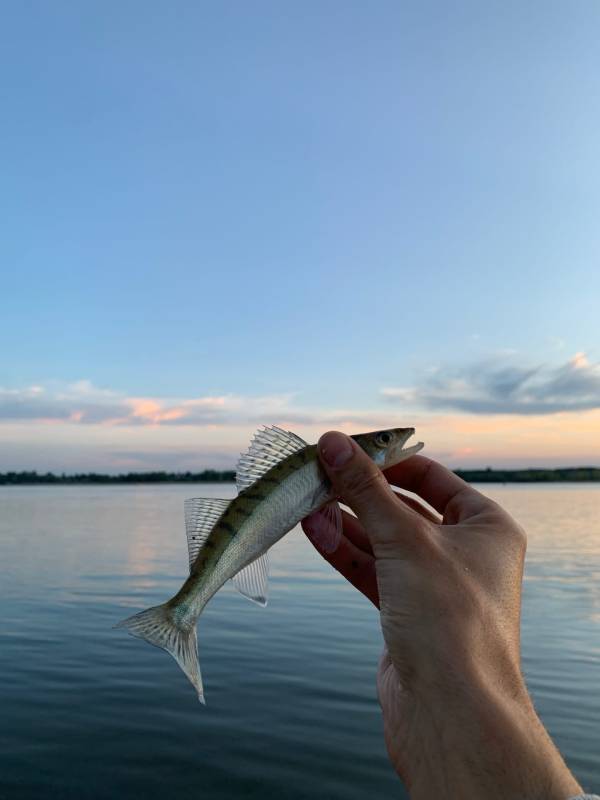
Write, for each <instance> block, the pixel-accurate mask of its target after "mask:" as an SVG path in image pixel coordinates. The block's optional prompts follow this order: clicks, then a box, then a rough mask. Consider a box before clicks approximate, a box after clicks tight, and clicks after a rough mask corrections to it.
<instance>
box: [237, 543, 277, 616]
mask: <svg viewBox="0 0 600 800" xmlns="http://www.w3.org/2000/svg"><path fill="white" fill-rule="evenodd" d="M231 581H232V583H233V585H234V586H235V588H236V589H237V590H238V592H239V593H240V594H243V595H244V597H247V598H248V600H252V602H253V603H257V604H258V605H259V606H266V605H267V600H268V596H269V556H268V553H265V554H264V555H262V556H259V557H258V558H257V559H256V560H255V561H253V562H252V563H251V564H248V566H247V567H244V569H241V570H240V571H239V572H238V573H237V575H234V576H233V578H232V579H231Z"/></svg>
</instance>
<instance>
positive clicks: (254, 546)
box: [169, 445, 332, 620]
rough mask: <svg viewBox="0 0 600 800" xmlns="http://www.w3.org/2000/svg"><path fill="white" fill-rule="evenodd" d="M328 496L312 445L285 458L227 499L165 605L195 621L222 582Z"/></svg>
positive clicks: (273, 542) (323, 502) (266, 548)
mask: <svg viewBox="0 0 600 800" xmlns="http://www.w3.org/2000/svg"><path fill="white" fill-rule="evenodd" d="M331 499H332V496H331V491H330V487H329V482H328V481H327V479H326V478H325V476H324V474H323V473H322V471H321V469H320V467H319V465H318V459H317V448H316V445H308V446H307V447H305V448H303V449H302V450H300V451H298V452H297V453H294V454H292V455H290V456H287V458H284V459H283V460H282V461H280V462H278V463H277V464H275V466H273V467H272V468H271V469H270V470H269V471H268V472H267V473H266V474H265V475H264V476H263V477H261V478H259V479H258V480H257V481H256V482H255V483H253V484H252V485H251V486H250V487H248V488H247V489H244V490H242V491H241V492H240V493H239V495H238V496H237V497H236V498H235V499H234V500H232V502H231V503H230V504H229V506H228V507H227V509H226V510H225V511H224V513H223V514H222V515H221V517H220V518H219V520H218V521H217V523H216V525H215V526H214V528H213V529H212V531H211V532H210V534H209V535H208V537H207V539H206V541H205V543H204V545H203V548H202V550H201V552H200V553H199V554H198V557H197V558H196V560H195V561H194V563H193V565H192V568H191V572H190V576H189V578H188V579H187V581H186V582H185V583H184V584H183V586H182V587H181V589H180V590H179V592H178V593H177V594H176V595H175V597H174V598H173V599H172V600H170V601H169V603H170V604H171V605H172V606H177V605H179V604H182V605H184V606H185V607H186V609H187V614H186V616H185V619H186V620H187V618H189V619H196V618H197V617H198V615H199V614H200V613H201V611H202V609H203V608H204V606H205V605H206V603H208V601H209V600H210V598H211V597H212V596H213V595H214V594H215V593H216V592H217V591H218V590H219V589H220V588H221V586H223V584H224V583H225V582H226V581H227V580H229V579H230V578H233V577H234V575H236V574H237V573H238V572H239V571H240V570H241V569H243V568H244V567H246V566H247V565H248V564H250V563H252V562H253V561H255V560H256V559H257V558H259V557H260V556H262V555H263V554H264V553H266V552H267V550H269V548H270V547H272V545H274V544H275V543H276V542H277V541H279V539H281V538H282V537H283V536H284V535H285V534H286V533H287V532H288V531H290V530H291V529H292V528H293V527H294V526H295V525H297V524H298V523H299V522H300V520H301V519H303V518H304V517H306V516H308V514H310V513H312V512H313V511H316V510H317V509H319V508H321V506H323V505H324V504H325V503H327V501H328V500H331Z"/></svg>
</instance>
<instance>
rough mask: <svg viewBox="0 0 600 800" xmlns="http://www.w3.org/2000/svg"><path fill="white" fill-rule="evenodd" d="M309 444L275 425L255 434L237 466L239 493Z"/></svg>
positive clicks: (236, 478)
mask: <svg viewBox="0 0 600 800" xmlns="http://www.w3.org/2000/svg"><path fill="white" fill-rule="evenodd" d="M307 444H308V443H307V442H305V441H304V439H301V438H300V437H299V436H296V434H295V433H291V431H284V430H282V429H281V428H277V427H276V426H275V425H273V426H271V427H270V428H267V427H265V428H264V429H262V430H259V431H257V432H256V433H255V434H254V438H253V439H252V441H251V442H250V447H249V448H248V449H247V450H246V452H245V453H242V455H241V456H240V460H239V461H238V464H237V472H236V476H235V482H236V484H237V488H238V491H239V492H241V491H242V490H243V489H247V488H248V486H251V485H252V484H253V483H254V482H255V481H257V480H258V479H259V478H260V477H262V476H263V475H264V474H265V472H268V471H269V470H270V469H271V467H274V466H275V464H277V463H278V462H279V461H282V460H283V459H284V458H287V456H291V455H292V454H293V453H297V452H298V450H303V449H304V448H305V447H307Z"/></svg>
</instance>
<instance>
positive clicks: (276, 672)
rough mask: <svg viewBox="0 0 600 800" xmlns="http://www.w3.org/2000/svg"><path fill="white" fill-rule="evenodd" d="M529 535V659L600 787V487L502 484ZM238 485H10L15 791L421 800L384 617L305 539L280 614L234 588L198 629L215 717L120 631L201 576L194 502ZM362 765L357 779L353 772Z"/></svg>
mask: <svg viewBox="0 0 600 800" xmlns="http://www.w3.org/2000/svg"><path fill="white" fill-rule="evenodd" d="M484 491H486V492H487V493H488V494H490V495H491V496H492V497H494V499H496V500H498V501H499V502H500V503H502V504H503V505H504V506H505V507H507V508H508V509H509V510H510V511H511V512H512V513H513V514H514V515H515V516H516V517H517V518H518V519H519V521H520V522H521V523H522V524H523V525H524V526H525V527H526V529H527V530H528V533H529V551H528V559H527V568H526V583H525V595H524V609H523V663H524V668H525V671H526V674H527V677H528V681H529V684H530V687H531V689H532V692H533V694H534V698H535V701H536V705H537V707H538V709H539V710H540V712H541V714H542V717H543V718H544V720H545V722H546V723H547V724H548V725H549V727H550V729H551V731H552V733H553V734H554V735H555V736H556V738H557V740H558V742H559V745H560V746H561V748H562V750H563V752H564V753H565V754H566V756H567V759H568V760H569V763H570V764H571V765H572V766H573V767H574V768H575V769H576V771H577V773H578V775H579V776H580V778H581V779H582V780H583V781H584V782H585V783H586V784H587V785H588V786H589V787H590V788H591V787H594V786H595V787H596V788H597V787H598V786H600V769H599V766H598V758H597V756H598V753H599V752H600V627H599V626H598V621H599V620H600V590H599V586H600V581H598V578H599V576H600V487H593V486H586V487H578V486H569V487H554V486H553V487H545V486H543V487H539V486H535V487H524V486H519V487H500V486H498V487H496V486H492V487H490V486H488V487H485V488H484ZM233 493H234V492H233V487H229V486H225V487H224V486H222V485H219V486H195V487H190V486H159V487H144V486H139V487H135V486H133V487H98V488H96V487H88V488H86V487H50V488H45V487H34V488H25V487H15V488H10V489H8V488H6V489H5V488H2V489H0V592H1V593H2V598H1V599H2V607H3V624H2V629H1V637H2V638H1V646H0V670H1V671H2V676H3V680H2V681H1V682H0V706H1V707H2V712H3V713H2V715H1V717H0V745H1V747H0V797H2V796H6V797H10V798H11V800H12V798H37V797H40V796H48V795H49V794H53V795H56V796H60V797H62V798H69V799H70V798H78V800H79V798H81V797H86V798H103V797H105V796H106V795H107V793H110V794H111V795H115V796H123V797H128V798H137V797H140V798H142V797H143V798H145V800H153V798H157V800H158V798H160V799H161V800H164V797H172V798H178V797H187V796H189V795H190V794H191V793H194V794H196V793H201V794H202V795H203V796H205V797H210V798H213V797H214V798H216V799H218V800H221V799H223V800H228V799H229V798H232V799H233V798H239V797H252V796H255V795H256V796H260V797H261V798H265V797H267V798H269V797H273V798H281V797H286V798H291V799H292V800H296V799H299V798H304V797H310V798H313V799H314V800H325V798H333V799H334V800H335V799H336V798H340V800H341V798H344V800H353V799H354V798H356V800H358V798H361V800H362V798H364V796H365V794H367V793H368V795H369V796H370V797H372V799H373V800H377V798H378V797H381V798H386V797H389V796H397V797H402V796H403V794H402V790H401V789H400V788H399V786H398V782H397V780H396V777H395V775H394V774H393V773H392V771H391V769H390V767H389V765H388V762H387V760H386V757H385V752H384V747H383V742H382V738H381V723H380V718H379V712H378V707H377V703H376V698H375V686H374V675H375V668H376V664H377V659H378V656H379V651H380V647H381V639H380V634H379V631H378V626H377V616H376V613H375V611H374V609H372V608H371V606H370V604H369V603H368V602H367V601H366V600H364V598H362V597H361V596H360V595H358V593H356V592H355V591H354V590H352V589H351V587H349V586H348V585H347V584H345V583H344V582H343V580H342V579H341V578H340V577H339V576H337V575H336V574H335V573H334V572H333V571H332V570H331V568H330V567H329V566H328V565H327V564H326V563H325V562H323V561H322V560H321V559H319V558H318V556H317V555H316V554H315V553H314V551H313V550H312V548H311V547H310V545H309V544H308V543H307V542H306V541H305V540H304V538H303V536H302V535H301V533H300V532H298V531H295V532H293V533H292V534H290V535H289V536H288V537H286V538H285V539H284V540H283V541H282V542H280V543H279V544H278V545H277V546H276V547H275V548H274V550H273V551H272V556H271V564H272V586H271V592H270V604H269V607H268V608H267V609H266V610H264V609H260V608H258V607H256V606H253V605H252V604H250V603H248V602H247V601H245V600H244V599H243V598H241V597H240V596H239V595H238V594H236V593H235V592H234V591H233V590H232V589H231V588H230V587H225V588H224V589H223V591H221V592H220V593H219V594H218V595H217V597H215V598H214V600H213V601H212V602H211V603H210V604H209V606H208V608H207V609H206V612H205V614H203V616H202V618H201V621H200V625H199V643H200V656H201V663H202V669H203V673H204V677H205V682H206V688H207V696H208V702H209V705H208V707H207V708H206V709H199V708H198V704H197V702H196V700H195V699H194V696H193V692H192V691H191V689H190V687H189V686H188V684H187V682H186V680H185V678H184V677H183V676H182V675H181V673H180V671H179V670H178V669H177V668H176V667H175V665H174V664H173V663H172V660H171V659H170V658H169V657H168V656H166V655H165V654H164V653H162V652H161V651H159V650H157V649H155V648H151V647H148V646H145V645H144V644H143V643H141V642H139V641H137V640H134V639H131V638H129V637H127V636H125V635H124V634H123V633H122V632H120V631H113V630H112V625H113V624H114V623H115V622H117V621H118V620H120V619H122V618H123V617H124V616H126V614H127V613H128V612H129V611H130V610H133V609H136V608H139V609H141V608H145V607H147V606H148V605H152V604H155V603H159V602H162V601H164V600H165V599H166V598H168V597H169V596H171V595H172V594H173V593H174V592H175V591H176V590H177V589H178V588H179V586H180V584H181V582H182V581H183V580H184V578H185V577H186V573H187V546H186V540H185V532H184V521H183V500H184V499H185V498H187V497H190V496H214V497H218V496H228V495H229V496H232V495H233ZM340 764H344V769H343V770H340V768H339V765H340Z"/></svg>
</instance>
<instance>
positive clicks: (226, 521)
mask: <svg viewBox="0 0 600 800" xmlns="http://www.w3.org/2000/svg"><path fill="white" fill-rule="evenodd" d="M414 432H415V430H414V428H393V429H391V430H386V431H375V432H373V433H361V434H357V435H356V436H353V437H352V438H353V439H354V441H355V442H356V443H357V444H358V445H360V447H361V448H362V449H363V450H364V451H365V452H366V453H367V454H368V455H369V456H370V457H371V458H372V459H373V461H374V462H375V463H376V464H377V465H378V466H379V467H381V468H382V469H384V468H386V467H391V466H393V465H394V464H398V463H399V462H400V461H403V460H404V459H406V458H409V457H410V456H412V455H413V454H414V453H416V452H418V451H419V450H420V449H421V448H422V447H423V444H422V443H421V442H419V443H418V444H415V445H413V446H412V447H407V448H406V449H404V445H405V444H406V442H407V440H408V439H409V438H410V437H411V436H412V435H413V434H414ZM236 483H237V488H238V491H239V494H238V496H237V497H236V498H235V499H233V500H219V499H215V498H197V499H194V500H186V502H185V521H186V532H187V538H188V549H189V562H190V575H189V578H188V579H187V580H186V581H185V583H184V584H183V586H182V587H181V589H180V590H179V591H178V592H177V594H176V595H175V596H174V597H172V598H171V599H170V600H168V601H167V602H166V603H164V604H163V605H160V606H154V607H153V608H149V609H147V610H146V611H141V612H139V613H138V614H134V615H133V616H132V617H129V618H128V619H125V620H123V621H122V622H120V623H119V624H118V625H117V626H116V627H118V628H120V627H123V628H126V629H127V631H128V632H129V633H131V634H132V635H133V636H138V637H139V638H141V639H146V641H148V642H150V643H151V644H153V645H156V646H157V647H162V648H163V649H164V650H166V651H167V653H169V654H170V655H172V656H173V658H174V659H175V660H176V661H177V663H178V664H179V666H180V667H181V669H182V670H183V672H184V673H185V674H186V676H187V677H188V679H189V680H190V682H191V683H192V685H193V686H194V688H195V689H196V691H197V693H198V699H199V700H200V702H202V703H204V702H205V701H204V691H203V688H202V678H201V676H200V664H199V662H198V641H197V637H196V623H197V621H198V617H199V616H200V614H201V612H202V609H203V608H204V606H205V605H206V604H207V603H208V601H209V600H210V599H211V597H212V596H213V595H214V594H216V592H217V591H218V590H219V589H220V588H221V586H223V584H224V583H225V582H226V581H227V580H229V579H232V580H233V583H234V585H235V587H236V588H237V589H238V590H239V591H240V592H241V593H242V594H243V595H245V596H246V597H248V598H249V599H250V600H253V601H254V602H256V603H258V604H259V605H263V606H264V605H266V603H267V583H268V561H267V551H268V550H269V548H270V547H271V546H272V545H274V544H275V542H277V541H278V540H279V539H281V538H282V536H284V535H285V534H286V533H287V532H288V531H290V530H291V529H292V528H293V527H294V526H295V525H297V523H298V522H300V520H301V519H303V518H304V517H306V516H308V515H309V514H312V513H313V512H315V511H317V510H318V509H321V511H322V513H323V514H324V525H323V526H322V527H323V532H322V534H321V541H320V544H321V546H322V547H323V549H324V550H326V551H328V552H333V551H334V550H335V549H336V547H337V545H338V543H339V540H340V536H341V531H342V517H341V511H340V508H339V505H338V503H337V501H336V500H335V497H334V495H333V493H332V489H331V484H330V483H329V481H328V479H327V477H326V476H325V473H324V472H323V471H322V469H321V467H320V465H319V459H318V457H317V446H316V445H314V444H313V445H309V444H307V443H306V442H305V441H304V440H303V439H301V438H300V437H299V436H296V435H295V434H293V433H290V432H289V431H284V430H281V429H280V428H277V427H274V426H273V427H270V428H265V429H264V430H260V431H259V432H258V433H257V434H256V435H255V436H254V439H253V440H252V442H251V444H250V447H249V449H248V451H247V452H246V453H244V454H243V455H242V456H241V458H240V461H239V463H238V466H237V475H236Z"/></svg>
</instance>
